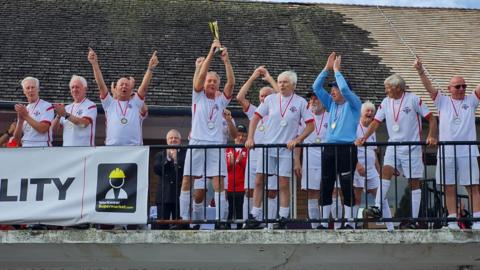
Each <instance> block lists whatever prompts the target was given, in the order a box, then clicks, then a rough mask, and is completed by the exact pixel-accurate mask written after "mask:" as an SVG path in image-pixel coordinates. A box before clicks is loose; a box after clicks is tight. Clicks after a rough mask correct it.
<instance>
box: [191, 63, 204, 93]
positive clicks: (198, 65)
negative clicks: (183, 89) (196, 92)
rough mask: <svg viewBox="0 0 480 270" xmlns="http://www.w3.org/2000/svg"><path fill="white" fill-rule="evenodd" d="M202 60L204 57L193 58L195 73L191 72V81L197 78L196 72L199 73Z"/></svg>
mask: <svg viewBox="0 0 480 270" xmlns="http://www.w3.org/2000/svg"><path fill="white" fill-rule="evenodd" d="M203 61H205V57H198V58H197V60H195V73H193V82H192V83H194V82H195V81H196V80H197V78H198V73H200V68H201V67H202V64H203ZM192 87H195V84H193V85H192Z"/></svg>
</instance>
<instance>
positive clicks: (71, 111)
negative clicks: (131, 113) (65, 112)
mask: <svg viewBox="0 0 480 270" xmlns="http://www.w3.org/2000/svg"><path fill="white" fill-rule="evenodd" d="M86 99H87V98H83V100H82V102H80V103H79V104H78V106H77V109H76V110H74V109H75V103H74V104H72V108H71V109H70V114H73V115H75V114H74V113H73V111H75V113H77V111H78V109H79V108H80V105H82V103H83V102H84V101H85V100H86ZM120 109H121V108H120Z"/></svg>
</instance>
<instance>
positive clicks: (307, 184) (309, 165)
mask: <svg viewBox="0 0 480 270" xmlns="http://www.w3.org/2000/svg"><path fill="white" fill-rule="evenodd" d="M307 97H308V98H309V101H308V105H309V106H308V108H309V110H310V111H311V112H312V114H313V116H314V118H315V129H314V131H313V132H312V133H310V135H308V137H307V138H305V141H304V142H305V143H322V142H324V141H325V135H326V131H327V128H328V117H329V113H328V112H327V111H326V110H325V107H323V105H322V103H321V102H320V100H319V99H318V98H317V96H315V94H314V93H311V92H310V93H307ZM304 128H305V126H304V125H302V127H301V128H300V129H299V134H301V132H302V131H303V129H304ZM302 151H303V162H300V156H301V155H302ZM295 173H296V174H297V176H298V177H300V178H301V179H302V190H305V191H306V192H307V198H308V199H307V205H308V207H307V209H308V218H309V219H313V220H315V219H320V208H319V206H318V205H319V204H318V199H320V184H321V182H322V148H321V147H320V146H311V147H306V148H303V149H302V148H296V149H295ZM311 226H312V229H316V228H318V227H319V226H320V224H319V223H316V222H312V223H311Z"/></svg>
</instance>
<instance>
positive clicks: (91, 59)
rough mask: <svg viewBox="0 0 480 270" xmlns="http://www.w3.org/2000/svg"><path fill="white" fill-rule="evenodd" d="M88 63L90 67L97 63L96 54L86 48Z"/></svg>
mask: <svg viewBox="0 0 480 270" xmlns="http://www.w3.org/2000/svg"><path fill="white" fill-rule="evenodd" d="M88 62H90V64H92V65H93V64H97V63H98V59H97V54H96V53H95V51H94V50H93V49H92V48H88Z"/></svg>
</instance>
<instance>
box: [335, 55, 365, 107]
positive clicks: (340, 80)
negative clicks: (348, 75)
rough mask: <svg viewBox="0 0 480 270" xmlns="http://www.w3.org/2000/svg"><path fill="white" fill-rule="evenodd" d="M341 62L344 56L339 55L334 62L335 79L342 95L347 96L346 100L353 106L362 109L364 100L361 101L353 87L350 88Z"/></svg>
mask: <svg viewBox="0 0 480 270" xmlns="http://www.w3.org/2000/svg"><path fill="white" fill-rule="evenodd" d="M341 63H342V56H340V55H338V56H337V57H336V58H335V61H334V63H333V70H334V71H335V81H336V82H337V84H338V88H339V90H340V92H341V93H342V96H343V97H344V98H345V100H346V101H348V103H349V104H350V106H351V107H352V108H354V109H355V110H358V111H360V109H361V107H362V102H361V101H360V98H359V97H358V96H357V95H355V93H354V92H353V91H352V89H350V87H349V86H348V84H347V81H346V80H345V78H344V77H343V75H342V73H341V72H340V69H341Z"/></svg>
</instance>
